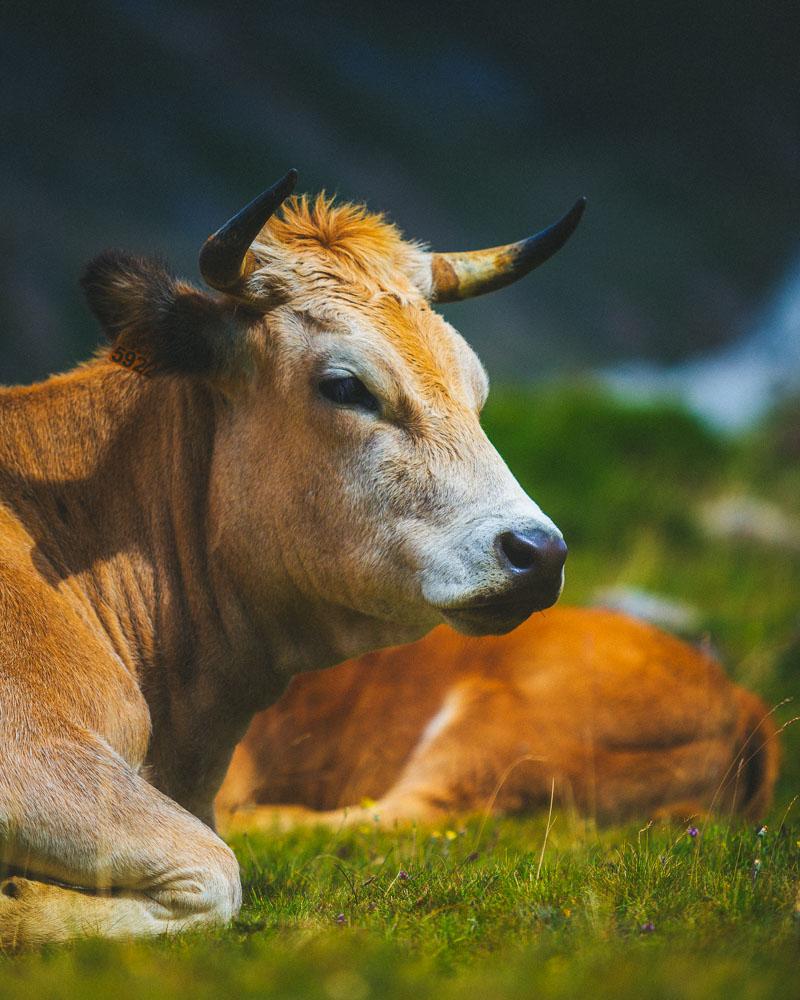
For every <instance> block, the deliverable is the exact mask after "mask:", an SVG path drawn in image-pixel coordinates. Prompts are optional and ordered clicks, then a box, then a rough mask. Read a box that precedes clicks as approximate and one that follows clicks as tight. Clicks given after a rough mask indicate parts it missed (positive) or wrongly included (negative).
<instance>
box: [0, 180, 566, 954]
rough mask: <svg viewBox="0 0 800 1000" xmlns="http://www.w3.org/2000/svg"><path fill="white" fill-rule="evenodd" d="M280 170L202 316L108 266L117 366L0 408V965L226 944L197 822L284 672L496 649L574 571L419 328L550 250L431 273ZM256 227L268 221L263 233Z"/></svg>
mask: <svg viewBox="0 0 800 1000" xmlns="http://www.w3.org/2000/svg"><path fill="white" fill-rule="evenodd" d="M294 181H295V174H294V172H290V174H288V175H287V176H286V177H285V178H283V180H281V181H280V182H278V184H276V185H275V186H274V187H273V188H270V189H269V190H268V191H266V192H265V193H264V194H263V195H262V196H261V197H259V198H257V199H256V200H255V201H254V202H253V203H251V204H250V205H249V206H248V207H247V208H245V209H244V210H242V212H240V213H239V214H238V215H237V216H235V217H234V218H233V219H232V220H231V221H230V222H229V223H228V224H226V225H225V226H224V227H223V228H222V229H221V230H219V231H218V232H217V233H216V234H215V235H214V236H213V237H211V238H210V239H209V240H208V241H207V243H206V244H205V246H204V248H203V251H202V253H201V260H200V264H201V271H202V273H203V276H204V278H205V280H206V281H207V282H208V284H210V285H211V286H212V287H214V288H215V289H217V290H218V292H219V293H220V294H217V295H213V296H212V295H207V294H205V293H203V292H200V291H198V290H197V289H195V288H193V287H191V286H189V285H187V284H185V283H183V282H180V281H177V280H176V279H175V278H173V277H172V276H171V275H170V274H169V273H167V271H165V270H164V268H163V267H162V266H161V265H160V264H157V263H154V262H151V261H146V260H139V259H136V258H132V257H129V256H125V255H121V254H106V255H104V256H102V257H100V258H98V259H97V260H96V261H95V262H94V263H93V264H91V265H90V266H89V268H88V270H87V272H86V275H85V278H84V286H85V288H86V291H87V294H88V297H89V302H90V304H91V306H92V308H93V310H94V312H95V313H96V315H97V316H98V318H99V319H100V322H101V324H102V326H103V328H104V329H105V331H106V333H107V334H108V336H109V338H110V339H111V341H112V346H111V348H110V349H108V350H105V351H103V352H101V353H100V355H99V356H98V357H97V358H96V359H95V360H94V361H91V362H89V363H88V364H86V365H83V366H81V367H79V368H77V369H76V370H74V371H72V372H69V373H68V374H66V375H60V376H56V377H54V378H51V379H49V380H48V381H46V382H44V383H42V384H40V385H35V386H30V387H19V388H11V389H6V390H2V391H0V843H1V845H2V851H3V860H4V862H5V865H6V871H7V873H8V877H7V878H6V879H5V880H4V881H3V882H2V883H0V944H2V945H3V946H6V947H11V946H15V945H16V946H19V945H31V944H36V943H38V942H43V941H52V940H61V939H65V938H68V937H71V936H74V935H76V934H82V933H97V934H104V935H130V934H157V933H161V932H164V931H173V930H180V929H182V928H187V927H195V926H198V925H202V924H206V923H211V922H218V921H224V920H227V919H228V918H229V917H231V916H232V915H233V914H234V913H235V912H236V911H237V909H238V907H239V904H240V898H241V890H240V883H239V872H238V866H237V863H236V860H235V858H234V856H233V854H232V853H231V851H230V850H229V849H228V847H227V846H226V845H225V844H224V843H223V842H222V841H221V840H220V839H219V838H218V837H217V836H216V834H215V833H214V832H213V830H212V823H213V806H212V803H213V799H214V796H215V794H216V792H217V790H218V788H219V785H220V783H221V781H222V779H223V777H224V775H225V772H226V770H227V767H228V763H229V761H230V756H231V754H232V752H233V749H234V747H235V745H236V743H237V742H238V740H239V739H240V738H241V737H242V735H243V734H244V732H245V730H246V728H247V725H248V723H249V722H250V719H251V717H252V715H253V713H254V712H255V711H257V710H258V709H261V708H264V707H265V706H267V705H269V704H270V703H272V702H273V701H274V700H275V699H276V698H277V697H278V696H279V695H280V694H281V692H282V691H283V690H284V688H285V687H286V685H287V683H288V682H289V680H290V678H291V677H292V676H293V675H294V674H296V673H297V672H298V671H301V670H308V669H311V668H320V667H325V666H330V665H333V664H335V663H338V662H340V661H342V660H344V659H346V658H347V657H351V656H355V655H358V654H360V653H363V652H365V651H366V650H369V649H375V648H377V647H379V646H383V645H388V644H394V643H398V642H403V641H407V640H412V639H416V638H418V637H419V636H421V635H423V634H424V633H425V632H427V631H428V630H429V629H430V628H432V627H433V626H435V625H436V624H438V623H440V622H442V621H447V622H450V623H452V624H454V625H455V626H456V627H457V628H459V629H461V630H463V631H465V632H470V633H474V634H482V633H490V632H503V631H507V630H509V629H511V628H513V627H514V626H516V625H518V624H519V623H520V622H521V621H523V620H524V619H525V618H526V617H527V616H528V615H529V614H530V613H531V612H532V611H534V610H536V609H540V608H544V607H547V606H548V605H550V604H552V603H553V602H554V601H555V600H556V599H557V597H558V595H559V593H560V590H561V586H562V578H563V577H562V567H563V563H564V558H565V553H566V550H565V547H564V543H563V540H562V538H561V535H560V533H559V532H558V530H557V528H556V527H555V526H554V525H553V523H552V522H551V521H550V520H549V519H548V518H547V517H545V515H544V514H543V513H542V512H541V510H540V509H539V508H538V507H537V506H536V504H535V503H534V502H533V501H532V500H531V499H530V498H529V497H527V496H526V495H525V493H524V492H523V491H522V489H521V488H520V487H519V485H518V484H517V483H516V481H515V480H514V478H513V476H512V475H511V474H510V472H509V471H508V469H507V468H506V466H505V465H504V463H503V462H502V460H501V459H500V457H499V456H498V455H497V453H496V452H495V450H494V449H493V448H492V446H491V445H490V443H489V442H488V440H487V439H486V437H485V435H484V433H483V431H482V430H481V427H480V423H479V419H478V414H479V411H480V408H481V406H482V404H483V400H484V398H485V395H486V391H487V383H486V376H485V374H484V372H483V369H482V368H481V366H480V364H479V362H478V361H477V359H476V357H475V355H474V354H473V353H472V351H471V350H470V349H469V347H468V346H467V345H466V344H465V343H464V341H463V340H462V339H461V338H460V337H459V336H458V334H457V333H456V332H455V330H453V328H452V327H451V326H449V325H448V324H447V323H446V322H445V321H444V320H443V319H442V318H441V317H440V316H439V315H437V313H436V312H434V311H433V310H432V309H431V307H430V305H429V303H430V302H432V301H435V300H449V299H455V298H460V297H467V296H470V295H477V294H480V293H481V292H484V291H489V290H492V289H494V288H497V287H501V286H502V285H503V284H507V283H509V282H510V281H513V280H515V279H516V278H517V277H520V276H521V275H522V274H524V273H525V272H527V271H529V270H530V269H531V268H533V267H535V266H536V265H537V264H539V263H541V262H542V261H544V260H545V259H546V258H547V257H549V256H550V255H551V254H553V253H554V252H555V251H556V250H557V249H558V248H559V247H560V246H561V245H562V244H563V243H564V241H565V240H566V239H567V237H568V236H569V235H570V233H571V232H572V230H573V229H574V228H575V226H576V225H577V222H578V219H579V218H580V214H581V211H582V208H583V204H582V203H578V204H577V205H576V207H575V208H574V209H573V210H572V211H571V212H570V213H569V214H568V215H567V216H565V217H564V219H562V220H561V221H560V222H559V223H556V224H555V225H554V226H552V227H550V228H549V229H546V230H544V231H543V232H542V233H540V234H539V235H538V236H535V237H531V238H530V239H528V240H525V241H522V242H521V243H519V244H515V245H512V246H510V247H505V248H503V247H501V248H497V249H492V250H488V251H476V252H474V253H471V254H462V253H457V254H432V253H429V252H427V251H426V250H425V249H423V248H422V247H420V246H419V245H417V244H415V243H410V242H406V241H405V240H403V239H402V237H401V236H400V234H399V233H398V231H397V230H396V229H395V228H393V227H392V226H391V225H389V224H388V223H387V222H385V221H384V220H383V219H382V218H380V217H378V216H375V215H370V214H368V213H367V212H366V210H364V209H363V208H358V207H353V206H348V205H343V206H338V207H337V206H335V205H333V204H332V203H330V202H329V201H327V200H325V199H324V198H320V199H317V200H316V201H314V202H309V201H308V200H306V199H304V198H301V199H292V200H291V201H287V202H286V204H285V205H283V208H282V210H281V211H280V212H278V209H279V206H281V204H282V203H283V202H284V201H285V200H286V199H287V197H288V196H289V194H290V193H291V190H292V188H293V186H294ZM273 213H274V214H273Z"/></svg>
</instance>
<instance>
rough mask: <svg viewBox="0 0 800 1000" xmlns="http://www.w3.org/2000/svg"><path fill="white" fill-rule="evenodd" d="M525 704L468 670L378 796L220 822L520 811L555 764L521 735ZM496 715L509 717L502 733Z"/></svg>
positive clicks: (539, 799)
mask: <svg viewBox="0 0 800 1000" xmlns="http://www.w3.org/2000/svg"><path fill="white" fill-rule="evenodd" d="M519 706H520V699H519V696H518V695H517V694H516V693H515V692H514V690H513V689H512V688H511V687H510V686H508V685H506V684H503V683H502V682H500V681H495V680H486V679H484V678H478V677H472V678H467V679H465V680H463V681H461V682H460V683H459V684H456V685H454V686H453V688H451V690H450V691H449V692H448V694H447V696H446V698H445V699H444V701H443V703H442V705H441V706H440V708H439V711H438V712H437V713H436V714H435V715H434V716H433V718H431V719H430V720H429V722H428V724H427V725H426V726H425V728H424V730H423V732H422V734H421V736H420V739H419V742H418V743H417V745H416V747H415V748H414V750H413V751H412V753H411V754H410V756H409V758H408V760H407V762H406V764H405V767H404V768H403V771H402V772H401V774H400V776H399V777H398V779H397V781H396V782H395V784H394V785H393V786H392V787H391V788H389V789H387V791H386V792H385V793H384V794H383V795H382V796H381V797H380V799H379V800H378V801H377V802H375V803H373V804H370V805H369V806H366V807H364V806H359V805H353V806H348V807H346V808H342V809H334V810H330V811H315V810H313V809H307V808H304V807H302V806H289V805H287V806H264V805H257V804H248V805H247V806H246V807H241V808H238V809H236V810H235V811H231V812H227V813H221V814H220V816H219V823H220V826H221V828H222V829H223V830H224V831H226V832H230V833H235V832H238V831H245V830H253V829H262V830H269V829H275V828H278V829H281V828H290V827H292V826H296V825H298V824H317V825H324V826H330V827H334V828H338V827H342V826H357V825H361V824H375V823H378V824H379V825H380V826H384V827H385V826H393V825H394V824H397V823H411V822H418V823H438V822H441V820H442V819H443V818H444V817H446V816H450V815H453V814H456V813H463V812H475V811H479V810H484V809H488V810H490V811H492V812H516V811H519V808H520V805H521V804H522V803H523V802H524V803H525V805H527V806H528V807H530V806H531V805H533V804H541V805H545V806H546V805H547V800H548V796H549V792H550V772H549V771H548V770H547V766H546V763H544V764H543V763H541V762H542V760H543V759H542V758H541V756H539V755H537V753H536V752H535V751H534V749H533V747H532V746H531V745H530V744H529V743H525V742H522V741H520V739H519V735H518V734H519V733H522V732H523V731H524V730H523V726H522V725H520V724H519V722H518V719H519V717H520V716H519V711H520V708H519ZM498 718H500V719H503V720H504V725H503V732H502V733H500V734H498V731H497V725H496V720H497V719H498ZM521 786H522V787H523V788H524V791H521Z"/></svg>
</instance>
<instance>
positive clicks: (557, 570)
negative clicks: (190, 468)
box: [85, 198, 577, 642]
mask: <svg viewBox="0 0 800 1000" xmlns="http://www.w3.org/2000/svg"><path fill="white" fill-rule="evenodd" d="M237 219H238V217H237ZM233 221H234V222H236V220H233ZM575 221H577V220H575ZM237 224H238V223H237ZM573 227H574V225H573ZM240 228H241V226H240ZM224 230H225V227H223V230H222V231H220V233H218V234H216V235H215V237H212V241H213V240H217V239H220V234H222V236H223V240H222V241H223V242H224V240H225V239H228V238H229V237H228V235H227V234H225V232H224ZM545 234H546V235H547V238H548V239H550V241H551V248H550V249H549V252H548V254H547V255H549V253H551V252H553V250H552V244H553V236H552V231H551V230H547V231H545ZM560 235H562V236H563V234H560ZM564 238H566V237H563V238H562V239H561V242H563V239H564ZM245 242H246V247H245V252H244V254H243V255H242V254H240V255H239V262H238V264H236V265H235V266H230V262H229V261H228V264H227V265H226V266H227V273H225V271H226V268H225V267H224V266H222V264H220V260H219V258H217V259H216V260H215V259H214V253H216V251H213V247H212V251H213V252H212V253H211V254H209V253H208V252H206V251H204V256H203V257H201V267H202V269H203V272H204V275H205V276H206V279H207V280H208V281H209V282H210V283H211V284H215V285H216V286H217V287H219V288H220V290H222V291H223V296H222V298H219V299H211V298H209V297H206V296H204V295H201V293H198V292H197V291H195V290H193V289H191V288H189V287H188V286H184V285H181V284H178V283H176V282H174V281H173V280H172V279H170V278H168V277H166V276H162V277H161V278H160V279H159V282H154V280H153V274H154V273H155V272H150V275H149V280H150V287H149V288H143V287H142V286H141V282H140V283H139V287H138V289H137V294H136V301H137V303H138V306H137V309H138V312H137V318H136V327H137V332H136V333H135V334H134V333H132V332H131V324H130V316H131V314H132V312H133V307H132V301H131V296H132V292H130V290H131V289H133V288H134V287H135V286H136V285H137V279H136V278H135V276H134V272H136V271H137V268H138V270H139V273H140V274H144V273H145V272H146V271H147V269H148V267H149V265H146V264H143V263H141V262H135V261H131V260H130V259H127V260H125V261H124V262H121V261H120V258H116V259H115V262H114V263H110V262H109V260H108V259H107V258H106V259H105V263H104V264H103V266H104V267H105V271H106V272H109V271H110V270H112V269H113V268H114V267H116V274H115V277H114V280H113V281H112V280H110V277H109V274H108V273H105V274H104V275H103V276H102V280H101V279H100V278H99V277H98V272H97V267H98V265H97V264H96V265H94V267H95V270H94V271H92V269H91V268H90V271H89V272H88V275H87V279H86V282H85V283H86V285H87V288H88V290H89V294H90V301H92V304H93V306H94V307H95V311H96V312H98V314H99V315H100V316H101V318H102V319H103V320H104V324H105V326H106V328H107V329H112V330H113V331H114V332H115V333H116V347H117V349H118V350H119V349H121V348H124V346H125V339H126V338H131V337H133V338H134V339H136V340H137V342H138V343H139V344H141V343H142V338H143V337H144V336H145V335H146V329H145V328H147V329H150V328H153V334H152V338H151V345H152V346H151V348H150V354H152V356H153V357H154V359H155V362H154V366H155V367H159V364H158V361H159V359H161V365H160V367H161V368H164V369H173V370H178V371H181V370H183V372H184V373H187V374H188V373H191V372H194V373H195V375H196V377H199V378H203V379H205V380H206V381H208V382H210V383H211V384H212V385H213V386H214V387H215V388H216V390H217V392H218V394H219V396H220V405H219V409H218V413H219V416H218V420H217V431H216V440H215V443H214V463H213V473H212V483H211V496H210V517H211V522H212V542H213V546H214V550H215V552H216V553H217V554H218V555H219V557H220V558H221V559H222V560H224V563H225V566H226V572H227V573H228V575H229V576H232V577H233V578H234V581H233V582H234V585H235V587H236V590H237V593H238V594H239V595H242V596H243V599H245V601H246V603H247V605H248V607H249V608H251V609H252V613H253V614H255V615H258V614H260V613H265V614H269V613H271V612H270V609H274V608H275V603H276V601H280V600H281V597H280V595H279V594H278V593H276V590H275V580H276V572H279V574H281V579H282V584H281V587H280V591H281V593H282V594H283V595H291V599H292V600H293V601H294V602H295V604H297V605H298V606H300V605H303V604H305V605H306V606H307V605H308V604H311V605H322V606H327V607H331V606H335V607H338V608H339V609H344V610H345V611H346V612H348V613H350V614H351V615H354V616H358V617H361V618H362V619H368V620H370V621H374V622H375V623H376V628H379V629H380V630H381V636H382V638H381V641H382V642H385V641H401V640H406V639H409V638H412V637H414V636H415V635H417V634H421V633H422V632H424V631H426V630H427V629H429V628H430V627H432V626H433V625H435V624H436V623H438V622H440V621H442V620H445V621H448V622H449V623H450V624H452V625H454V626H455V627H456V628H458V629H459V630H461V631H463V632H467V633H470V634H485V633H501V632H506V631H508V630H510V629H512V628H514V627H515V626H516V625H518V624H519V623H520V622H522V621H523V620H524V619H525V618H527V617H528V615H530V614H531V612H533V611H535V610H539V609H542V608H546V607H549V606H550V605H551V604H553V603H554V602H555V601H556V600H557V598H558V596H559V594H560V591H561V587H562V583H563V565H564V560H565V557H566V547H565V545H564V542H563V539H562V537H561V534H560V532H559V531H558V529H557V528H556V527H555V525H554V524H553V522H552V521H550V519H549V518H548V517H546V516H545V515H544V514H543V513H542V511H541V510H540V509H539V507H538V506H537V505H536V504H535V503H534V501H533V500H532V499H531V498H530V497H528V496H527V495H526V494H525V492H524V491H523V490H522V489H521V487H520V486H519V484H518V483H517V482H516V480H515V479H514V477H513V476H512V475H511V473H510V471H509V470H508V468H507V467H506V465H505V463H504V462H503V461H502V459H501V458H500V456H499V455H498V454H497V452H496V451H495V449H494V448H493V447H492V445H491V444H490V442H489V441H488V439H487V438H486V435H485V434H484V432H483V430H482V428H481V426H480V411H481V407H482V406H483V403H484V400H485V398H486V394H487V389H488V383H487V379H486V375H485V373H484V370H483V368H482V367H481V365H480V362H479V361H478V359H477V358H476V356H475V354H474V353H473V352H472V350H471V349H470V348H469V346H468V345H467V344H466V343H465V342H464V340H463V339H462V338H461V337H460V336H459V334H458V333H457V332H456V331H455V330H454V329H453V328H452V327H451V326H450V325H449V324H448V323H447V322H445V320H444V319H443V318H442V317H441V316H440V315H438V314H437V313H436V312H435V311H434V310H433V309H432V308H431V305H430V302H431V301H432V300H436V299H441V298H451V299H452V298H455V297H459V295H458V287H459V283H460V282H461V283H462V284H463V285H464V287H465V288H466V291H465V292H464V296H466V295H471V294H478V293H479V292H480V291H483V290H486V288H484V287H481V280H480V279H481V274H480V272H481V268H483V269H484V271H485V272H487V273H486V274H485V275H484V277H485V281H484V284H487V285H488V286H489V287H498V285H499V284H503V283H507V281H503V280H498V276H497V268H498V264H497V260H498V257H499V258H501V259H503V260H505V261H506V262H507V261H508V260H509V259H510V260H511V265H509V266H514V267H519V266H520V265H519V259H520V257H521V255H522V253H523V252H522V251H519V250H517V251H516V253H515V248H514V247H512V248H498V249H496V250H492V251H487V252H479V253H478V254H475V255H472V257H471V256H470V255H469V254H460V255H435V254H430V253H428V252H426V251H425V250H423V249H422V248H420V247H419V246H418V245H415V244H412V243H409V242H406V241H404V240H403V239H402V238H401V236H400V234H399V233H398V232H397V230H396V229H394V227H392V226H391V225H389V224H388V223H387V222H385V221H384V220H383V219H382V218H380V217H377V216H373V215H369V214H367V213H366V211H365V210H363V209H359V208H354V207H353V206H334V205H333V204H332V203H330V202H328V201H326V200H324V199H322V198H320V199H317V201H316V202H314V203H309V202H308V201H306V200H305V199H294V200H292V201H290V202H288V203H287V204H285V205H284V207H283V211H282V214H281V215H280V216H278V217H274V218H272V219H270V220H269V222H267V223H266V224H265V225H262V226H261V228H260V229H259V230H258V232H257V234H256V235H255V236H253V235H252V233H247V234H246V236H245ZM515 246H516V247H517V248H519V247H520V246H521V245H515ZM483 253H485V254H488V255H489V258H485V259H481V254H483ZM210 258H211V259H212V264H209V259H210ZM122 263H124V264H125V266H126V267H127V282H124V281H122V280H121V279H120V267H121V266H122ZM223 264H224V261H223ZM522 266H523V267H524V269H530V267H531V266H535V264H530V263H529V261H523V265H522ZM209 272H211V273H210V274H209ZM155 285H157V286H158V287H155ZM123 286H125V287H126V288H127V289H128V290H129V293H130V294H129V297H128V298H127V299H126V300H125V303H124V304H123V302H122V300H121V298H120V289H121V288H122V287H123ZM111 287H113V288H114V289H115V292H114V294H113V295H111V296H109V295H108V292H107V290H108V289H109V288H111ZM99 289H103V290H104V291H103V293H102V294H101V292H100V291H99ZM109 299H110V300H111V301H112V303H113V304H112V305H111V306H109V304H108V303H109ZM145 299H146V300H147V301H148V302H150V303H151V304H152V303H156V304H157V305H158V308H157V310H156V312H155V313H153V312H152V309H151V310H150V311H148V309H145V308H144V307H143V306H142V304H141V303H142V302H143V301H144V300H145ZM124 312H126V313H127V317H128V319H127V320H125V319H123V318H122V314H123V313H124ZM162 342H163V344H162ZM166 344H171V345H172V346H171V347H169V348H167V347H165V346H164V345H166ZM159 345H161V346H159ZM182 357H183V358H184V361H183V362H182V361H181V358H182ZM186 359H194V360H193V361H192V362H191V363H188V362H187V360H186ZM387 627H388V631H387ZM387 636H389V637H390V638H389V639H388V640H387Z"/></svg>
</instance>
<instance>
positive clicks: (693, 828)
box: [686, 826, 700, 840]
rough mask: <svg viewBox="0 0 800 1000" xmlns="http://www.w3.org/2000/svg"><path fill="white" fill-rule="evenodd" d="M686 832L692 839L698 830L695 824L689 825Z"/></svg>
mask: <svg viewBox="0 0 800 1000" xmlns="http://www.w3.org/2000/svg"><path fill="white" fill-rule="evenodd" d="M686 832H687V833H688V834H689V836H690V837H691V838H692V840H694V838H695V837H696V836H697V834H698V833H700V831H699V830H698V829H697V827H696V826H690V827H689V829H688V830H687V831H686Z"/></svg>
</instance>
